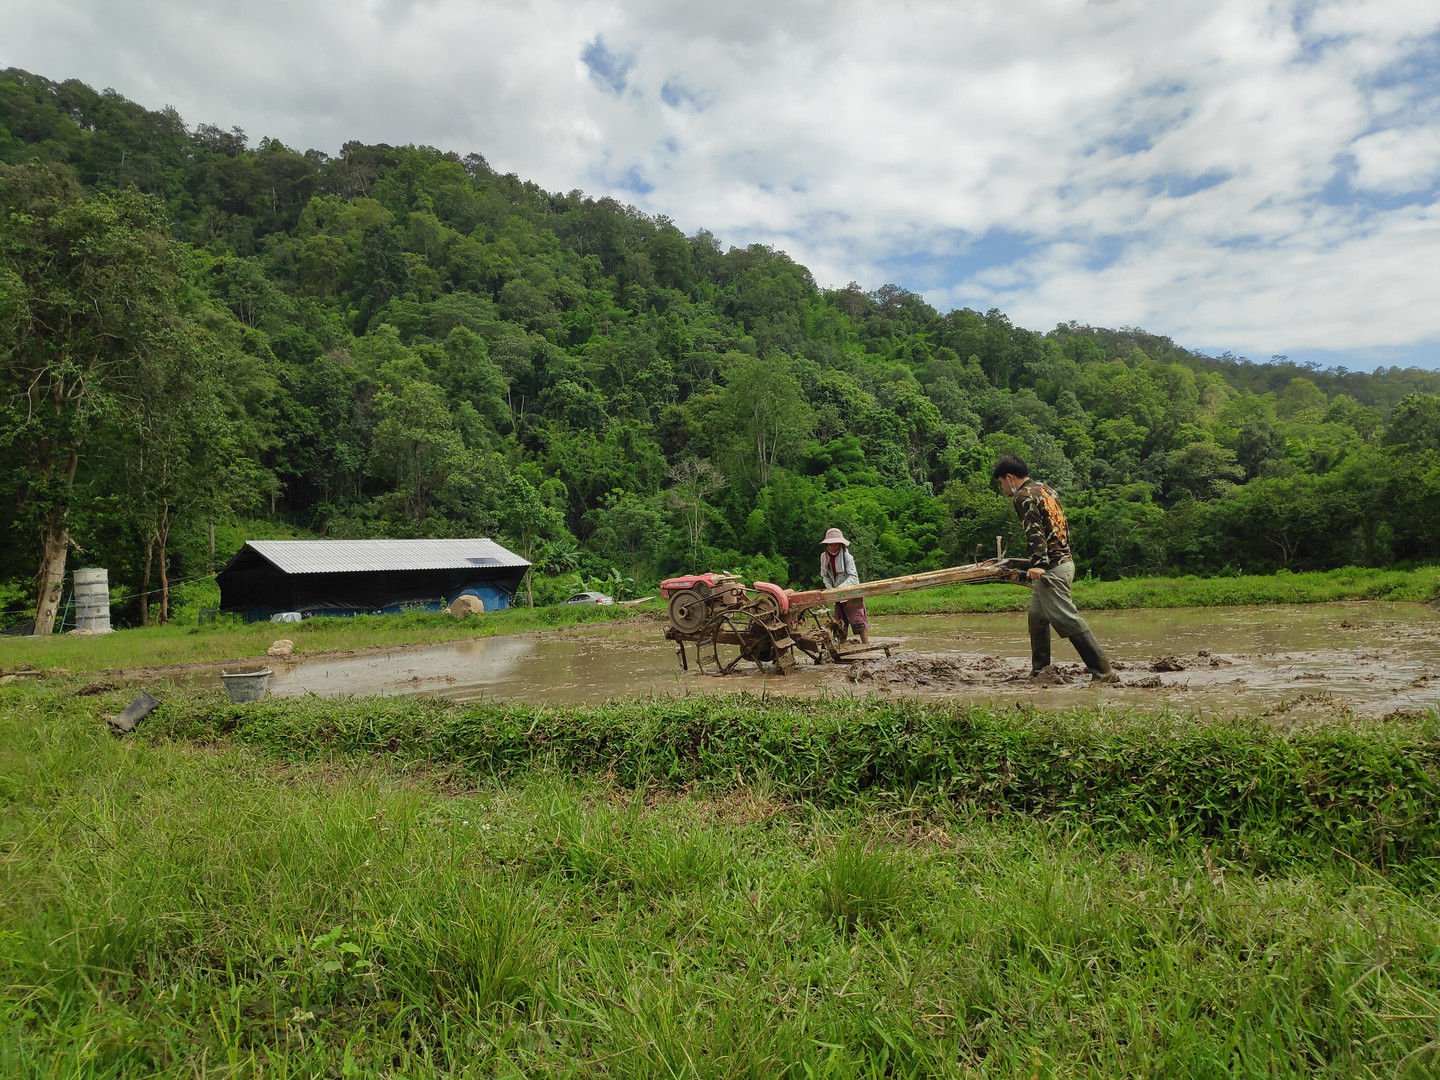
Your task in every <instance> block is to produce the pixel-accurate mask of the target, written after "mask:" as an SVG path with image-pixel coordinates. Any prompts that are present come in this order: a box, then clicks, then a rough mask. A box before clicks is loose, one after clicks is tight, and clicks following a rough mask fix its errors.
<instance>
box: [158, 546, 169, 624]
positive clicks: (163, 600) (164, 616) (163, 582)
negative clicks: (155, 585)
mask: <svg viewBox="0 0 1440 1080" xmlns="http://www.w3.org/2000/svg"><path fill="white" fill-rule="evenodd" d="M169 621H170V578H169V576H168V575H167V574H166V573H165V541H164V540H163V539H162V540H161V541H160V618H159V619H157V620H156V622H158V623H159V624H160V625H161V626H164V625H165V624H166V623H167V622H169Z"/></svg>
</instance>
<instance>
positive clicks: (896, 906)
mask: <svg viewBox="0 0 1440 1080" xmlns="http://www.w3.org/2000/svg"><path fill="white" fill-rule="evenodd" d="M816 877H817V881H818V883H819V887H820V895H819V899H818V901H817V907H818V909H819V912H820V915H821V917H822V918H823V919H825V921H826V922H829V923H838V924H839V925H840V927H841V928H842V929H843V930H844V931H845V932H846V933H854V932H855V930H856V929H857V928H858V927H861V926H865V927H869V928H870V929H872V930H873V929H876V928H878V927H879V926H880V925H881V924H882V923H884V922H885V921H886V920H887V919H889V918H891V917H893V916H894V915H895V914H896V913H897V912H898V911H899V910H900V906H901V902H902V900H903V899H904V897H905V894H906V891H907V890H906V882H905V873H904V868H903V867H902V866H901V864H900V862H899V861H898V859H896V858H895V857H893V856H892V855H890V854H888V853H883V852H880V851H875V850H868V849H867V847H866V845H865V843H864V842H863V841H860V840H857V839H856V838H854V837H849V836H847V837H844V838H843V839H841V840H840V842H839V843H838V844H836V845H835V849H834V850H833V851H832V852H831V853H830V854H829V855H828V856H827V857H826V858H825V859H824V861H823V862H822V863H821V864H820V866H819V868H818V871H817V874H816Z"/></svg>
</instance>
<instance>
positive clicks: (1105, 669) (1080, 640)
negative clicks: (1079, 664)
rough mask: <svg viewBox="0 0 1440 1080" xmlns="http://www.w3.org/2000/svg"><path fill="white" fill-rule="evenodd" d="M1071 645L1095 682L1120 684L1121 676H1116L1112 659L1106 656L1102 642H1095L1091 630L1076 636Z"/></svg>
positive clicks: (1071, 640)
mask: <svg viewBox="0 0 1440 1080" xmlns="http://www.w3.org/2000/svg"><path fill="white" fill-rule="evenodd" d="M1070 644H1072V645H1074V646H1075V651H1076V652H1077V653H1079V654H1080V659H1081V660H1083V661H1084V662H1085V669H1086V670H1087V671H1089V672H1090V678H1091V680H1092V681H1093V682H1101V683H1118V682H1119V681H1120V676H1119V675H1116V674H1115V671H1114V669H1113V668H1111V667H1110V658H1109V657H1108V656H1106V655H1105V650H1104V649H1102V648H1101V647H1100V642H1098V641H1096V640H1095V635H1094V634H1092V633H1091V632H1090V631H1089V630H1086V631H1085V633H1083V634H1076V635H1075V636H1074V637H1072V638H1071V639H1070Z"/></svg>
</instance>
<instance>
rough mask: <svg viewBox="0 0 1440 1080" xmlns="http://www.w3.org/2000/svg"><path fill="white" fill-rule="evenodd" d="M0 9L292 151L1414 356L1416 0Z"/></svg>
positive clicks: (1439, 337)
mask: <svg viewBox="0 0 1440 1080" xmlns="http://www.w3.org/2000/svg"><path fill="white" fill-rule="evenodd" d="M0 19H3V25H4V27H5V33H4V39H3V43H0V62H3V63H9V64H16V65H19V66H23V67H27V68H29V69H31V70H35V71H39V72H41V73H43V74H46V75H49V76H51V77H55V78H64V77H67V76H71V75H73V76H77V77H80V78H82V79H85V80H86V81H88V82H91V83H93V84H97V85H113V86H115V87H116V88H117V89H119V90H120V91H121V92H122V93H125V94H127V96H130V97H134V98H136V99H138V100H141V101H143V102H145V103H146V104H148V105H151V106H158V105H160V104H165V103H173V104H174V105H176V106H177V107H178V108H179V109H180V111H181V113H182V114H183V115H184V116H185V117H186V119H187V120H189V121H190V122H191V123H196V122H200V121H212V122H216V123H220V124H222V125H225V126H229V125H230V124H239V125H241V126H243V127H245V128H246V129H247V130H248V131H250V132H251V133H252V135H255V136H258V135H260V134H270V135H274V136H277V137H279V138H281V139H283V140H284V141H286V142H288V143H291V144H295V145H299V146H309V145H316V146H319V147H320V148H322V149H329V150H332V151H333V150H334V149H336V148H337V147H338V145H339V144H340V143H341V142H342V141H343V140H345V139H350V138H358V139H362V140H365V141H386V142H410V141H414V142H424V143H430V144H433V145H438V146H443V147H446V148H453V149H457V150H460V151H462V152H463V151H467V150H470V149H478V150H480V151H481V152H483V153H484V154H485V155H486V156H487V157H488V158H489V159H490V161H491V162H492V164H495V165H496V166H497V167H499V168H501V169H506V170H514V171H515V172H518V173H520V174H521V175H522V176H526V177H530V178H533V179H535V180H537V181H538V182H540V183H542V184H544V185H545V186H547V187H549V188H552V189H560V190H568V189H571V188H574V187H583V188H585V189H586V190H589V191H592V192H596V193H599V192H601V191H613V192H614V193H616V194H618V195H620V197H622V198H625V199H628V200H630V201H634V202H636V203H637V204H638V205H641V206H642V207H644V208H645V209H647V210H650V211H651V212H656V213H664V214H667V215H669V216H670V217H671V218H673V219H674V220H675V221H676V222H677V223H678V224H680V225H681V226H682V227H684V228H686V229H690V230H693V229H696V228H700V227H705V228H710V229H712V230H713V231H715V232H716V233H717V234H718V235H720V236H721V238H722V239H723V240H725V241H727V242H734V243H744V242H749V241H752V240H758V241H762V242H771V243H775V244H776V245H778V246H781V247H783V248H785V249H786V250H788V251H790V252H791V254H793V255H794V256H795V257H797V258H798V259H800V260H801V261H803V262H805V263H807V264H808V265H810V266H811V268H812V269H813V270H814V271H815V273H816V276H817V278H818V279H819V280H820V281H821V282H822V283H826V284H829V283H836V284H838V283H843V282H845V281H848V280H850V279H851V278H855V279H858V280H861V281H865V282H868V283H870V284H872V285H878V284H880V283H881V282H882V281H883V280H886V279H890V278H896V277H899V278H900V279H901V280H902V282H904V283H907V284H911V285H912V287H924V288H925V289H926V291H927V295H928V296H930V297H931V298H932V299H933V300H935V301H936V302H938V303H941V304H942V305H948V304H951V303H970V304H976V305H978V306H981V307H987V306H990V305H991V304H995V305H997V306H1000V307H1002V308H1003V309H1005V310H1006V311H1007V312H1009V313H1010V314H1011V315H1012V317H1014V318H1015V319H1016V321H1018V322H1021V323H1024V324H1027V325H1033V326H1041V327H1043V326H1048V325H1053V324H1054V323H1055V322H1057V321H1060V320H1067V319H1070V318H1077V319H1082V320H1086V321H1091V322H1108V323H1112V324H1117V323H1125V324H1138V325H1144V326H1146V327H1147V328H1150V329H1152V330H1156V331H1158V332H1164V333H1170V334H1172V335H1173V336H1175V337H1177V339H1179V340H1182V341H1190V342H1205V343H1210V344H1213V345H1217V346H1220V347H1227V346H1228V347H1231V348H1234V349H1235V350H1236V351H1250V352H1252V353H1254V354H1256V355H1268V352H1269V351H1280V350H1285V351H1290V350H1295V349H1300V348H1304V347H1310V348H1330V349H1342V350H1343V349H1367V348H1374V347H1379V346H1386V345H1407V344H1412V343H1414V342H1418V341H1426V340H1432V341H1440V305H1436V304H1434V303H1433V300H1431V299H1429V298H1430V297H1431V296H1433V294H1434V293H1435V291H1436V287H1437V285H1440V258H1437V256H1440V221H1437V217H1436V207H1435V190H1436V184H1437V182H1440V114H1437V112H1436V110H1435V108H1434V106H1433V104H1432V101H1433V98H1434V96H1435V95H1434V89H1433V88H1434V82H1435V80H1436V79H1437V78H1440V48H1437V44H1440V15H1437V12H1436V10H1435V7H1434V4H1433V0H1427V2H1410V0H1377V2H1372V3H1366V2H1360V0H1335V2H1331V3H1318V4H1317V3H1309V2H1300V0H1296V2H1293V3H1284V2H1281V3H1268V2H1265V0H1171V2H1169V3H1165V4H1155V3H1147V2H1144V0H1114V2H1110V3H1085V2H1081V0H991V2H984V3H969V4H963V5H962V4H947V3H940V2H925V3H922V2H916V0H911V2H897V3H890V4H885V5H878V4H874V3H859V2H855V0H848V2H847V0H839V2H818V0H803V2H800V0H793V2H784V0H781V2H776V0H770V2H768V3H759V2H756V0H732V2H731V3H728V4H725V5H713V4H709V3H706V4H699V3H674V2H673V0H612V2H589V0H581V2H575V3H562V2H559V0H496V2H492V3H474V2H468V0H413V2H402V0H396V2H388V3H387V2H381V0H368V2H361V3H358V4H342V3H339V2H336V0H317V2H312V3H308V4H304V3H302V4H295V3H288V4H279V3H275V2H274V0H268V2H266V0H261V2H254V3H251V4H247V5H235V4H230V3H224V4H222V3H218V2H216V0H187V2H182V0H150V2H149V3H148V4H147V3H145V2H144V0H134V2H131V3H126V4H124V5H117V4H114V3H112V2H107V0H51V2H49V3H47V4H45V5H37V4H33V3H28V2H25V0H0ZM597 43H599V44H600V45H602V46H603V48H602V49H600V50H598V51H597V50H596V44H597ZM587 49H588V50H590V51H589V52H588V53H587ZM586 55H588V56H589V57H590V59H591V66H590V67H587V65H586V63H585V62H583V61H582V59H581V58H582V56H586ZM597 66H598V67H602V68H604V71H603V74H604V76H605V77H603V78H600V77H595V70H594V69H595V68H596V67H597ZM647 185H648V189H647ZM1352 191H1356V192H1358V194H1351V192H1352ZM1366 192H1372V193H1379V194H1381V195H1383V196H1384V198H1381V199H1379V200H1378V201H1377V199H1376V198H1372V197H1370V196H1367V195H1366ZM986 252H989V255H988V256H986V255H985V253H986ZM997 253H998V254H997ZM997 258H998V259H999V260H1000V261H999V263H998V264H996V262H995V260H996V259H997ZM897 260H904V262H903V264H902V263H901V262H898V261H897ZM902 265H903V267H904V269H903V270H902V269H900V267H901V266H902Z"/></svg>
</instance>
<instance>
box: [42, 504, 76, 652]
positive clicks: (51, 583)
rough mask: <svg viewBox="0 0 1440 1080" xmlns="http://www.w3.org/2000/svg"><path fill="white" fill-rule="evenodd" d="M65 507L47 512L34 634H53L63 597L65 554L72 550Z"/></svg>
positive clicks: (57, 507)
mask: <svg viewBox="0 0 1440 1080" xmlns="http://www.w3.org/2000/svg"><path fill="white" fill-rule="evenodd" d="M65 511H66V507H63V506H54V507H51V508H50V512H49V513H48V514H46V515H45V534H44V541H43V543H42V545H41V548H40V573H39V574H38V575H37V577H38V579H39V585H40V589H39V595H38V596H37V597H36V600H35V633H37V634H53V633H54V632H55V616H56V615H58V614H59V612H60V597H61V595H62V594H63V593H64V591H65V556H66V555H67V554H68V553H69V551H70V530H69V529H68V528H66V527H65V517H66V513H65Z"/></svg>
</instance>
